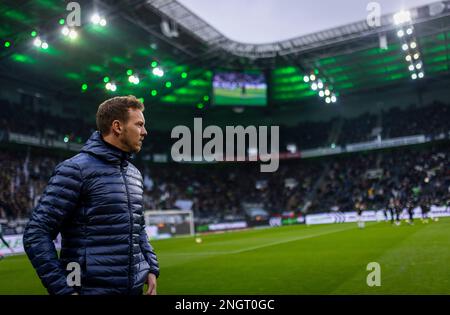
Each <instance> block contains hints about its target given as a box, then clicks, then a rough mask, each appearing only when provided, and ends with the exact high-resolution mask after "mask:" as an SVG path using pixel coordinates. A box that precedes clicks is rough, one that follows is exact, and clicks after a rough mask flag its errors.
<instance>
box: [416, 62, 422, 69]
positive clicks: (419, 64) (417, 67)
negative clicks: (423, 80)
mask: <svg viewBox="0 0 450 315" xmlns="http://www.w3.org/2000/svg"><path fill="white" fill-rule="evenodd" d="M416 69H417V70H420V69H422V63H421V62H419V63H418V64H416Z"/></svg>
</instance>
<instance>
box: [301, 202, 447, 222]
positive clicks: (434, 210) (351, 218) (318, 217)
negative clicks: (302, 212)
mask: <svg viewBox="0 0 450 315" xmlns="http://www.w3.org/2000/svg"><path fill="white" fill-rule="evenodd" d="M429 216H430V217H431V218H438V217H450V208H448V207H445V206H431V211H430V212H429ZM408 218H409V215H408V212H407V211H406V209H404V210H403V211H402V213H401V214H400V219H401V220H407V219H408ZM413 218H414V219H420V218H422V210H421V208H420V207H417V208H415V209H414V215H413ZM361 219H362V220H363V221H366V222H370V221H377V222H379V221H384V220H390V219H391V215H390V213H389V211H387V212H386V215H385V211H384V210H370V211H369V210H368V211H364V212H363V213H362V217H361ZM357 220H358V214H357V212H356V211H349V212H329V213H317V214H308V215H306V218H305V223H306V224H307V225H313V224H332V223H348V222H356V221H357Z"/></svg>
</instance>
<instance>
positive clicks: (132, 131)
mask: <svg viewBox="0 0 450 315" xmlns="http://www.w3.org/2000/svg"><path fill="white" fill-rule="evenodd" d="M128 115H129V116H128V121H127V122H126V123H125V124H124V129H123V133H122V134H121V135H120V137H119V140H120V142H121V143H122V144H123V146H124V147H125V148H127V149H128V150H127V151H128V152H132V153H138V152H139V151H141V148H142V142H143V141H144V138H145V136H147V130H145V119H144V115H143V114H142V111H141V110H139V109H134V108H130V109H128Z"/></svg>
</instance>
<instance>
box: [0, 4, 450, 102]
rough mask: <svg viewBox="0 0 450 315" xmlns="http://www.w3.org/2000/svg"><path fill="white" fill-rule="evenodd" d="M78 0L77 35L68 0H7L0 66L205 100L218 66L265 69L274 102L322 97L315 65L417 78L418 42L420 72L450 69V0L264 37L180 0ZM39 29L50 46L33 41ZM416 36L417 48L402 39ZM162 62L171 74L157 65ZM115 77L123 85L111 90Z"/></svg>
mask: <svg viewBox="0 0 450 315" xmlns="http://www.w3.org/2000/svg"><path fill="white" fill-rule="evenodd" d="M78 2H79V3H80V6H81V9H82V12H83V13H82V23H81V26H79V27H75V28H74V30H75V31H77V32H78V35H79V36H78V38H76V39H73V40H71V39H70V38H69V37H68V36H64V35H62V34H61V29H62V28H63V27H64V26H66V24H65V22H66V21H65V20H64V19H65V18H67V14H68V13H69V11H66V8H65V5H66V4H64V3H63V4H62V3H61V1H57V0H36V1H23V0H21V1H12V0H6V1H2V3H1V4H0V12H1V14H2V17H1V19H2V23H1V26H0V38H1V39H2V43H1V47H0V49H1V50H0V67H1V76H2V77H4V78H7V79H15V80H20V81H22V82H29V83H30V84H35V85H39V84H40V85H42V86H51V87H53V89H54V90H55V91H56V92H60V93H69V94H75V93H80V92H81V93H85V94H86V96H92V97H101V98H104V94H107V95H110V94H111V95H114V94H134V95H136V96H138V97H142V98H144V99H145V100H147V99H148V100H150V99H151V100H153V101H154V102H159V103H162V104H185V105H191V106H192V105H201V106H203V105H204V104H207V103H208V102H209V100H210V99H211V98H210V93H211V90H212V88H211V85H212V83H211V80H212V75H213V71H214V70H215V69H217V68H220V69H238V70H247V69H263V70H264V71H266V73H267V74H268V75H269V76H270V79H269V82H270V84H271V90H272V92H271V102H272V103H273V104H275V105H276V104H278V103H283V102H287V103H291V102H293V103H302V102H303V101H308V100H314V98H315V97H318V93H319V91H318V89H315V90H313V89H312V88H311V82H310V81H309V80H308V81H309V82H306V80H305V79H306V77H307V76H311V75H314V76H316V77H317V78H320V79H321V82H323V84H324V85H327V86H328V87H329V88H330V89H332V90H333V91H335V93H336V95H338V96H340V95H345V94H351V93H355V92H364V91H370V90H374V89H377V88H383V87H386V86H392V85H398V84H411V81H413V80H414V79H412V77H411V76H412V74H413V73H416V74H417V75H418V74H419V71H418V70H419V69H413V72H411V70H410V69H409V66H410V63H411V62H409V61H406V60H405V57H406V56H407V54H408V53H409V52H410V51H411V58H413V60H412V61H413V64H414V66H416V63H417V62H419V61H420V64H421V65H420V67H421V68H420V72H423V73H424V78H423V79H422V81H424V80H436V79H441V78H447V77H448V75H449V73H450V72H449V67H450V50H449V48H450V42H449V38H450V1H439V2H435V3H433V4H430V5H426V6H422V7H418V8H415V9H411V10H410V13H411V16H410V17H411V21H410V22H408V23H405V24H403V25H396V24H395V23H394V17H393V15H392V14H390V15H384V16H381V19H380V22H381V23H380V25H379V26H375V27H373V26H369V25H368V23H367V21H360V22H356V23H351V24H348V25H344V26H341V27H337V28H333V29H329V30H324V31H321V32H317V33H314V34H309V35H304V36H300V37H298V38H293V39H290V40H285V41H280V42H276V43H271V44H260V45H258V44H243V43H238V42H234V41H232V40H230V39H228V38H226V37H225V36H224V35H223V34H221V33H220V32H219V31H217V30H216V29H214V28H213V27H212V26H211V25H209V24H208V23H206V22H205V21H204V20H202V19H201V18H199V17H198V16H196V15H195V14H194V13H192V12H191V11H189V10H188V9H187V8H186V7H184V6H183V5H182V4H180V3H179V2H177V1H175V0H147V1H136V0H128V1H120V2H119V1H113V0H96V1H87V0H82V1H78ZM93 12H98V13H99V14H100V15H101V16H104V17H105V19H106V23H107V24H106V26H104V27H102V26H100V25H94V24H92V23H90V16H91V14H92V13H93ZM58 22H59V23H58ZM59 24H61V25H59ZM407 26H408V27H407ZM409 26H410V27H411V28H412V33H411V34H408V36H407V35H405V36H403V37H402V38H399V36H398V34H397V33H398V31H399V30H400V29H402V30H403V31H404V32H406V31H407V29H408V28H409ZM33 32H34V33H33ZM33 35H34V37H33ZM37 37H40V40H41V41H45V42H46V43H48V48H45V49H44V48H43V47H42V43H41V45H40V47H35V46H33V42H34V41H36V38H37ZM407 39H408V41H406V40H407ZM382 42H384V44H382V45H381V44H380V43H382ZM413 42H414V49H413V48H411V47H407V49H406V50H404V49H403V48H404V47H405V44H407V45H408V46H411V44H412V43H413ZM7 43H8V44H7ZM383 45H384V47H383V48H382V47H381V46H383ZM416 53H417V54H418V55H417V57H418V58H417V59H415V58H414V57H415V55H416ZM158 67H159V68H161V69H162V70H163V72H164V74H163V75H161V74H162V73H159V72H158V71H156V72H155V68H158ZM157 70H160V69H157ZM416 70H417V71H416ZM155 73H156V74H155ZM131 74H135V75H137V76H138V77H139V84H135V83H133V82H132V80H130V76H131ZM416 81H420V80H416ZM108 83H115V84H116V85H117V90H116V91H111V90H109V91H108V90H106V89H105V86H106V84H108Z"/></svg>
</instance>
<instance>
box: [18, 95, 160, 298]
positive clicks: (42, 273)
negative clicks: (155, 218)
mask: <svg viewBox="0 0 450 315" xmlns="http://www.w3.org/2000/svg"><path fill="white" fill-rule="evenodd" d="M143 110H144V105H143V104H142V103H141V102H139V101H138V100H137V99H136V98H135V97H134V96H123V97H115V98H112V99H110V100H107V101H105V102H103V103H102V104H101V105H100V106H99V108H98V112H97V116H96V120H97V128H98V131H96V132H94V133H93V134H92V136H91V137H90V139H89V140H88V141H87V142H86V144H85V145H84V147H83V148H82V150H81V152H80V153H79V154H77V155H75V156H74V157H72V158H70V159H68V160H66V161H64V162H62V163H60V164H59V165H58V166H57V167H56V169H55V171H54V173H53V175H52V177H51V179H50V181H49V183H48V186H47V187H46V189H45V191H44V193H43V195H42V197H41V199H40V200H39V204H38V205H37V206H36V207H35V208H34V210H33V213H32V216H31V219H30V222H29V223H28V225H27V227H26V229H25V232H24V237H23V242H24V247H25V251H26V253H27V255H28V257H29V259H30V261H31V263H32V265H33V267H34V268H35V269H36V271H37V274H38V276H39V277H40V279H41V281H42V283H43V284H44V286H45V287H46V288H47V290H48V292H49V293H50V294H81V295H91V294H142V293H143V287H144V284H147V285H148V289H147V290H146V294H149V295H153V294H156V278H157V277H158V276H159V265H158V260H157V258H156V255H155V253H154V251H153V248H152V246H151V245H150V244H149V241H148V238H147V234H146V232H145V229H144V217H143V202H142V201H143V200H142V199H143V181H142V176H141V173H140V172H139V171H138V169H137V168H136V167H135V166H134V165H133V164H131V163H130V162H129V159H130V156H131V154H132V153H137V152H139V151H140V149H141V146H142V141H143V139H144V137H145V136H146V135H147V131H146V130H145V126H144V125H145V119H144V115H143V113H142V112H143ZM58 233H61V237H62V248H61V253H60V257H59V258H58V255H57V252H56V249H55V246H54V243H53V240H54V239H55V238H56V236H57V235H58ZM73 262H74V263H77V264H79V266H80V268H79V270H80V271H81V272H80V280H81V281H80V283H79V285H78V284H76V281H75V284H76V285H75V286H72V283H73V281H67V278H68V275H70V274H71V271H72V269H70V266H72V265H74V264H71V265H70V266H69V268H67V265H68V264H69V263H73ZM66 269H69V270H66Z"/></svg>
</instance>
